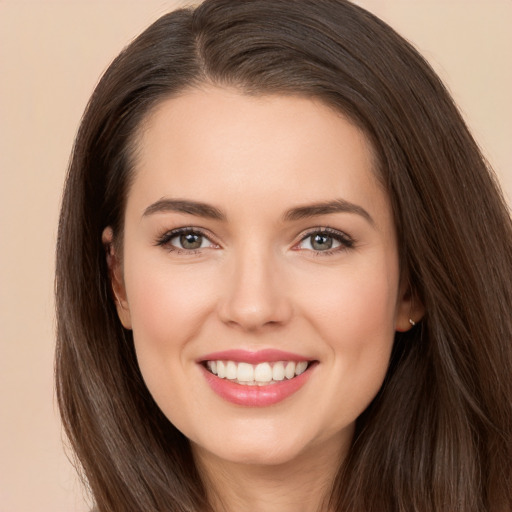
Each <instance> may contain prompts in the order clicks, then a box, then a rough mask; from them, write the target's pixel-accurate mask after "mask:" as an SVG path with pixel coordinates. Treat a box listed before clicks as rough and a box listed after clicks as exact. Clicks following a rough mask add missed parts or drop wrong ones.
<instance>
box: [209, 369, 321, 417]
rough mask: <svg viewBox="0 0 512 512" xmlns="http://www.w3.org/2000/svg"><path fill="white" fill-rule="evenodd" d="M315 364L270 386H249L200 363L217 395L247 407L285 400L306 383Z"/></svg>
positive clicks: (267, 404)
mask: <svg viewBox="0 0 512 512" xmlns="http://www.w3.org/2000/svg"><path fill="white" fill-rule="evenodd" d="M314 366H316V365H315V364H314V363H313V364H310V365H309V366H308V368H307V370H306V371H305V372H304V373H301V374H300V375H298V376H296V377H294V378H293V379H289V380H288V379H287V380H282V381H280V382H276V383H274V384H269V385H268V386H258V385H256V386H247V385H244V384H237V383H236V382H232V381H230V380H227V379H221V378H219V377H217V376H216V375H214V374H213V373H210V372H209V371H208V370H207V369H206V368H205V367H204V366H202V365H200V367H201V369H202V371H203V374H204V376H205V378H206V381H207V382H208V384H209V385H210V387H211V388H212V390H213V391H214V392H215V393H217V395H219V396H220V397H221V398H223V399H224V400H227V401H228V402H231V403H233V404H236V405H243V406H245V407H268V406H269V405H274V404H277V403H279V402H281V401H283V400H284V399H285V398H288V397H289V396H291V395H293V394H294V393H296V392H297V391H299V389H300V388H302V386H304V384H306V382H307V381H308V379H309V377H310V375H311V371H312V370H313V367H314Z"/></svg>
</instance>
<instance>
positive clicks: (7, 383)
mask: <svg viewBox="0 0 512 512" xmlns="http://www.w3.org/2000/svg"><path fill="white" fill-rule="evenodd" d="M233 1H236V0H233ZM179 3H180V2H177V1H171V0H168V1H155V0H139V1H128V0H102V1H99V0H96V1H95V0H67V1H64V0H61V1H57V0H54V1H50V0H46V1H45V0H39V1H37V0H33V1H28V0H0V130H1V131H0V258H1V259H0V512H36V511H37V512H64V511H66V512H73V511H76V512H83V511H86V510H87V509H88V506H87V503H86V500H85V498H84V495H83V493H82V491H81V488H80V486H79V484H78V481H77V479H76V476H75V473H74V470H73V469H72V467H71V465H70V464H69V462H68V460H67V459H66V457H65V455H64V451H63V449H62V440H61V432H60V425H59V421H58V418H57V413H56V410H55V401H54V397H53V383H52V377H53V375H52V373H53V367H52V365H53V361H52V358H53V348H54V313H53V308H54V305H53V297H52V293H53V290H52V287H53V260H54V245H55V233H56V224H57V217H58V208H59V199H60V194H61V188H62V182H63V178H64V173H65V169H66V164H67V160H68V156H69V152H70V148H71V144H72V141H73V137H74V134H75V131H76V129H77V126H78V122H79V119H80V115H81V113H82V111H83V108H84V106H85V103H86V101H87V99H88V97H89V95H90V93H91V92H92V90H93V87H94V85H95V83H96V81H97V79H98V77H99V75H100V74H101V73H102V71H103V70H104V69H105V67H106V66H107V65H108V63H109V62H110V61H111V59H112V58H113V57H114V56H115V55H116V54H117V53H118V52H119V51H120V49H121V48H122V47H123V46H124V45H125V44H126V43H127V42H128V41H129V40H130V39H131V38H132V37H133V36H134V35H136V34H137V33H138V32H140V31H141V30H142V29H143V28H145V27H146V26H147V25H148V24H149V23H150V22H151V21H153V20H154V19H156V18H157V17H158V16H159V15H160V14H162V13H164V12H166V11H168V10H170V9H171V8H173V7H174V6H176V5H178V4H179ZM358 3H359V4H361V5H363V6H365V7H367V8H368V9H370V10H372V11H374V12H375V13H376V14H378V15H380V16H381V17H383V18H384V19H385V20H386V21H388V22H389V23H391V24H392V25H393V26H394V27H395V28H397V29H398V31H399V32H401V33H402V34H403V35H405V36H406V37H407V38H408V39H410V40H411V41H413V42H414V43H415V44H416V46H417V47H418V48H419V49H420V51H422V52H423V54H424V55H425V56H426V57H427V58H428V59H429V60H430V61H431V63H432V64H433V65H434V67H435V68H436V70H437V71H438V72H439V73H440V74H441V76H442V77H443V78H444V79H445V81H446V82H447V84H448V85H449V87H450V89H451V91H452V92H453V94H454V96H455V98H456V100H457V102H458V103H459V105H460V107H461V109H462V110H463V112H464V114H465V116H466V119H467V121H468V123H469V125H470V126H471V127H472V129H473V132H474V134H475V136H476V138H477V140H478V141H479V143H480V145H481V146H482V147H483V148H484V151H485V154H486V155H487V156H488V158H489V160H490V161H491V163H492V164H493V165H494V166H495V169H496V171H497V172H498V174H499V175H500V177H501V180H502V183H503V185H504V188H505V192H506V194H507V196H508V197H509V198H511V197H512V165H511V164H512V150H511V139H512V137H511V136H512V129H511V125H510V120H511V119H512V102H511V93H510V91H512V58H511V57H512V31H511V29H510V27H511V26H512V0H442V1H434V0H360V1H359V2H358Z"/></svg>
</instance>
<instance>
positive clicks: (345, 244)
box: [294, 226, 356, 256]
mask: <svg viewBox="0 0 512 512" xmlns="http://www.w3.org/2000/svg"><path fill="white" fill-rule="evenodd" d="M315 234H327V235H329V236H331V237H332V238H334V239H335V240H337V241H338V242H339V243H340V244H341V245H340V246H339V247H336V248H334V249H327V250H325V251H314V250H311V249H300V248H298V249H296V250H304V251H310V252H312V253H314V254H315V255H317V256H321V255H324V256H326V255H329V254H333V253H335V252H340V251H344V250H347V249H351V248H352V247H354V245H355V243H356V240H354V238H353V237H351V236H350V235H348V234H347V233H345V232H344V231H341V230H339V229H334V228H331V227H328V226H319V227H316V228H311V229H308V230H307V231H306V232H304V233H302V234H301V235H300V238H299V241H298V242H296V243H295V244H294V248H295V247H297V246H298V245H300V244H301V243H302V242H304V241H305V240H306V239H307V238H309V237H310V236H312V235H315Z"/></svg>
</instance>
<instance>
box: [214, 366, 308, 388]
mask: <svg viewBox="0 0 512 512" xmlns="http://www.w3.org/2000/svg"><path fill="white" fill-rule="evenodd" d="M313 362H314V361H297V362H296V361H276V362H262V363H258V364H250V363H244V362H235V361H224V360H215V361H205V362H204V366H205V368H206V369H207V370H208V371H209V372H210V373H212V374H213V375H216V376H217V377H219V378H220V379H226V380H229V381H231V382H234V383H236V384H241V385H244V386H268V385H272V384H277V383H279V382H282V381H286V380H292V379H294V378H295V377H298V376H299V375H301V374H302V373H304V372H305V371H306V370H307V369H308V368H309V367H310V366H311V364H312V363H313Z"/></svg>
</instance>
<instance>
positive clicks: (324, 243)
mask: <svg viewBox="0 0 512 512" xmlns="http://www.w3.org/2000/svg"><path fill="white" fill-rule="evenodd" d="M311 239H312V243H311V245H312V246H313V249H317V250H319V251H325V250H327V249H330V248H331V247H332V237H330V236H328V235H321V234H316V235H313V236H312V237H311Z"/></svg>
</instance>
